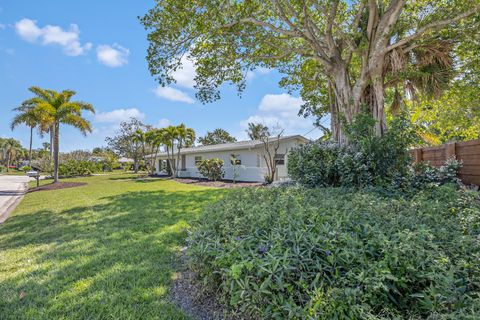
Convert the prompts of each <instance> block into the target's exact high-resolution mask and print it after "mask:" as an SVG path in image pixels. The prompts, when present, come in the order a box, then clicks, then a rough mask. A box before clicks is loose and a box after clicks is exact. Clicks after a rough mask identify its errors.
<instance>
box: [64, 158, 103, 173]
mask: <svg viewBox="0 0 480 320" xmlns="http://www.w3.org/2000/svg"><path fill="white" fill-rule="evenodd" d="M100 171H102V164H101V163H97V162H93V161H84V160H68V161H66V162H65V163H61V164H60V165H59V166H58V174H59V175H60V176H62V177H75V176H88V175H91V174H92V173H95V172H100Z"/></svg>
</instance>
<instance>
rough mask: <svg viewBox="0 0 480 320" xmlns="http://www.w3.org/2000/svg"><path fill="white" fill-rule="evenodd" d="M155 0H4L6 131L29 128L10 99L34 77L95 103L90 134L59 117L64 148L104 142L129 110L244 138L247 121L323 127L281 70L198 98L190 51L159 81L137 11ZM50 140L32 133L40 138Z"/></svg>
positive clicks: (1, 42)
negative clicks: (214, 97)
mask: <svg viewBox="0 0 480 320" xmlns="http://www.w3.org/2000/svg"><path fill="white" fill-rule="evenodd" d="M153 5H154V1H133V0H130V1H127V0H123V1H113V0H102V1H98V0H97V1H93V0H82V1H65V0H62V1H60V0H45V1H38V0H36V1H33V0H8V1H7V0H0V136H1V137H14V138H16V139H18V140H20V141H21V142H22V144H23V145H24V146H26V145H27V144H28V140H29V129H28V128H26V127H24V126H20V127H18V128H16V129H15V130H14V131H12V130H11V129H10V122H11V119H12V118H13V116H14V115H15V113H14V112H13V111H12V109H13V108H15V107H17V106H19V105H20V104H21V102H22V101H24V100H26V99H29V98H30V97H32V95H31V93H30V92H29V91H28V88H29V87H31V86H39V87H41V88H45V89H53V90H57V91H61V90H64V89H70V90H74V91H76V92H77V95H76V96H75V99H76V100H82V101H85V102H89V103H91V104H92V105H93V106H94V108H95V110H96V114H90V113H85V117H86V118H87V119H88V120H90V121H91V123H92V126H93V131H92V133H91V134H88V135H87V136H86V137H84V136H82V134H81V133H80V132H79V131H77V130H76V129H74V128H71V127H68V126H66V125H63V126H61V129H60V134H61V140H60V150H61V151H63V152H66V151H71V150H77V149H92V148H94V147H98V146H105V145H106V143H105V138H106V137H107V136H112V135H113V134H114V133H115V130H116V129H117V128H118V125H119V123H120V122H121V121H126V120H128V119H129V118H130V117H136V118H138V119H140V120H142V121H143V122H144V123H146V124H150V125H153V126H155V127H164V126H167V125H169V124H172V125H177V124H180V123H184V124H185V125H186V126H187V127H190V128H193V129H194V130H195V131H196V133H197V136H202V135H204V134H205V133H206V132H207V131H212V130H214V129H215V128H223V129H225V130H227V131H228V132H230V133H231V134H232V135H233V136H235V137H236V138H237V139H239V140H243V139H246V138H247V136H246V132H245V129H246V127H247V123H248V122H257V123H264V124H266V125H269V126H273V125H276V124H278V125H279V126H280V127H282V128H284V129H285V134H287V135H290V134H302V135H305V134H306V133H308V134H307V135H306V137H307V138H317V137H318V136H319V135H320V134H321V133H320V132H319V130H318V129H314V126H313V119H304V118H302V117H298V116H297V113H298V110H299V107H300V105H301V104H302V99H301V98H300V97H299V96H298V94H295V93H292V94H289V93H287V92H286V90H285V89H282V88H280V87H279V86H278V81H279V79H280V75H279V74H278V73H277V72H276V71H275V70H268V69H259V70H256V71H254V72H252V73H250V74H249V75H248V77H247V79H248V80H247V88H246V90H245V91H244V92H243V93H242V95H241V96H239V95H238V93H237V91H236V89H235V87H233V86H228V85H224V86H223V87H222V90H221V99H220V100H219V101H216V102H214V103H209V104H202V103H200V102H199V101H197V100H196V99H195V90H194V89H193V85H194V80H193V78H194V76H195V66H194V64H193V63H192V62H191V61H188V60H184V61H183V62H184V63H183V69H181V70H179V71H178V72H177V73H176V74H175V78H176V80H177V83H176V84H173V85H171V86H169V87H163V88H162V87H159V86H158V83H156V81H155V79H154V78H153V77H152V76H151V75H150V73H149V71H148V65H147V61H146V58H145V57H146V54H147V48H148V41H147V39H146V37H147V31H145V29H144V28H143V26H142V25H141V24H140V23H139V20H138V16H142V15H144V14H145V13H146V12H147V10H148V9H150V8H151V7H153ZM312 129H313V131H312ZM47 140H48V137H43V138H42V137H39V136H38V135H35V136H34V140H33V145H34V147H40V146H41V143H42V142H44V141H47Z"/></svg>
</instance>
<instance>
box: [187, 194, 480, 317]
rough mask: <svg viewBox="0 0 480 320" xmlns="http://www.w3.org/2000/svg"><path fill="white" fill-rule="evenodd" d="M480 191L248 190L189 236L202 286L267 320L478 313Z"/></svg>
mask: <svg viewBox="0 0 480 320" xmlns="http://www.w3.org/2000/svg"><path fill="white" fill-rule="evenodd" d="M479 234H480V205H479V203H478V193H475V192H463V191H457V190H456V188H455V187H454V186H453V185H446V186H442V187H435V188H432V189H426V190H422V191H419V192H417V194H416V195H413V196H411V197H403V196H399V197H385V196H383V195H380V194H379V193H377V192H376V191H367V190H364V191H359V190H354V189H342V188H318V189H304V188H265V189H241V190H238V191H234V192H231V193H229V195H227V197H225V198H224V199H223V200H221V201H220V202H219V203H218V204H216V205H213V206H208V207H207V208H206V209H205V212H204V214H203V215H202V218H201V220H200V221H199V222H198V223H197V224H196V225H195V228H194V231H193V233H192V234H191V235H190V237H189V239H188V245H189V250H188V252H189V256H190V259H191V260H190V266H191V270H193V272H195V274H196V275H197V277H198V278H197V283H198V284H202V285H204V286H205V288H206V290H207V292H210V294H214V295H215V296H216V298H217V299H219V300H221V301H223V303H224V304H225V305H227V306H229V307H230V312H231V314H232V315H240V316H241V317H252V318H261V319H271V318H275V319H287V318H295V319H385V318H388V319H391V318H398V319H407V318H410V319H411V318H413V319H420V318H442V319H466V318H469V319H473V318H475V317H476V316H478V314H480V298H479V297H480V285H479V282H480V266H479V264H478V259H479V256H480V243H479V241H478V237H479Z"/></svg>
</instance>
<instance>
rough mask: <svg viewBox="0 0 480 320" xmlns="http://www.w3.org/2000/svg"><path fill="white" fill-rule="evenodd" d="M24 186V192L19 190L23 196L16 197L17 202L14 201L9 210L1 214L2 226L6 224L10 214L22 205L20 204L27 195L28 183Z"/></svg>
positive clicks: (0, 221) (8, 207) (0, 222)
mask: <svg viewBox="0 0 480 320" xmlns="http://www.w3.org/2000/svg"><path fill="white" fill-rule="evenodd" d="M23 186H24V187H23V190H19V191H20V192H22V194H21V195H20V196H16V197H15V200H13V202H12V203H10V204H9V205H8V206H7V209H5V211H3V213H2V214H0V224H2V223H3V222H5V220H7V219H8V216H9V215H10V213H12V212H13V210H15V208H16V207H17V206H18V205H19V204H20V202H22V200H23V197H24V196H25V193H26V192H27V191H28V183H27V182H25V183H24V184H23Z"/></svg>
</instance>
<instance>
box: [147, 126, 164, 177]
mask: <svg viewBox="0 0 480 320" xmlns="http://www.w3.org/2000/svg"><path fill="white" fill-rule="evenodd" d="M164 140H165V131H164V130H162V129H152V130H150V131H148V132H147V133H146V134H145V141H146V143H148V144H149V145H150V146H151V147H152V148H153V161H152V163H151V174H152V175H153V174H154V170H155V165H156V163H157V156H158V151H159V150H160V146H161V145H162V144H163V143H164Z"/></svg>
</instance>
